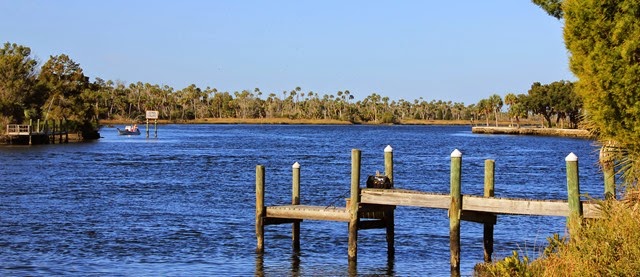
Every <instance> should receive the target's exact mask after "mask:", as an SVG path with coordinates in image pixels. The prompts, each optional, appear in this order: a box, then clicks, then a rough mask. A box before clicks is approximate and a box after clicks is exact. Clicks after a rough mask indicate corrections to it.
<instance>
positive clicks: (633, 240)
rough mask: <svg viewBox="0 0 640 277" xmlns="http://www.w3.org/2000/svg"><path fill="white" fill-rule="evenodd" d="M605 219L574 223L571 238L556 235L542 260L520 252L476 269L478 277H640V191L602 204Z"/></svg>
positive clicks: (549, 240) (548, 239) (571, 228)
mask: <svg viewBox="0 0 640 277" xmlns="http://www.w3.org/2000/svg"><path fill="white" fill-rule="evenodd" d="M602 212H603V215H604V217H603V218H601V219H592V220H584V221H582V222H579V221H571V223H569V224H571V225H572V226H568V227H569V229H570V230H571V231H572V233H571V237H560V236H559V235H557V234H556V235H554V236H553V237H550V238H547V241H548V242H549V245H548V246H547V247H546V248H545V250H544V253H541V256H540V258H538V259H536V260H534V261H531V262H529V259H528V257H523V258H521V257H520V256H519V255H518V252H516V251H514V252H513V255H512V256H510V257H506V258H505V259H503V260H500V261H498V262H496V263H492V264H479V265H477V266H476V271H475V275H476V276H639V275H640V190H639V189H637V188H634V189H630V190H628V191H627V193H626V195H625V197H624V198H623V199H622V200H619V201H618V200H606V201H603V202H602Z"/></svg>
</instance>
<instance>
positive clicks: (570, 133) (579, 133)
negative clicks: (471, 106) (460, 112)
mask: <svg viewBox="0 0 640 277" xmlns="http://www.w3.org/2000/svg"><path fill="white" fill-rule="evenodd" d="M471 132H472V133H474V134H504V135H534V136H558V137H572V138H593V136H592V135H591V134H590V133H589V131H587V130H584V129H559V128H529V127H527V128H524V127H523V128H515V127H490V126H475V127H472V128H471Z"/></svg>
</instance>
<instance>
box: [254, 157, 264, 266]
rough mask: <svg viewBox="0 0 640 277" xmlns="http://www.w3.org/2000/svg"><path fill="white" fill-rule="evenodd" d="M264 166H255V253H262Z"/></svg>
mask: <svg viewBox="0 0 640 277" xmlns="http://www.w3.org/2000/svg"><path fill="white" fill-rule="evenodd" d="M264 215H265V207H264V166H263V165H257V166H256V238H257V240H258V244H257V247H256V252H257V253H264Z"/></svg>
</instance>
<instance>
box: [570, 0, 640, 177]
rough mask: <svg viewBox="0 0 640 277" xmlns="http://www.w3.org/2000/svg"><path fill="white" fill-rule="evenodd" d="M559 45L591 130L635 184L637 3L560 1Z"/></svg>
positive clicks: (639, 167) (638, 165)
mask: <svg viewBox="0 0 640 277" xmlns="http://www.w3.org/2000/svg"><path fill="white" fill-rule="evenodd" d="M562 9H563V12H564V19H565V28H564V39H565V44H566V46H567V49H568V50H569V52H570V53H571V55H570V59H569V67H570V69H571V71H572V72H573V73H574V74H575V75H576V76H577V77H578V79H579V80H578V82H577V84H576V92H577V93H578V95H580V96H581V97H582V98H583V99H584V109H585V111H586V116H587V118H588V122H589V124H590V126H591V128H592V129H593V130H594V131H595V132H596V133H597V134H598V137H599V139H600V140H601V141H603V142H606V141H612V142H614V143H615V144H616V145H617V147H618V148H620V149H624V151H623V152H626V153H625V154H624V156H625V157H626V158H624V159H625V160H626V161H627V162H628V164H627V166H625V167H626V168H628V169H629V170H626V171H625V172H626V173H627V175H626V176H627V177H629V178H625V179H626V181H627V182H628V183H635V182H636V181H637V180H638V179H640V159H638V157H640V132H639V131H638V130H640V20H638V15H639V14H640V3H639V2H638V1H636V0H620V1H586V0H565V1H564V3H563V6H562Z"/></svg>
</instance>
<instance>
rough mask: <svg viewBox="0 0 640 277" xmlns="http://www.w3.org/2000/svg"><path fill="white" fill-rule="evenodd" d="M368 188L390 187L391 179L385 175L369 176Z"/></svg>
mask: <svg viewBox="0 0 640 277" xmlns="http://www.w3.org/2000/svg"><path fill="white" fill-rule="evenodd" d="M367 188H370V189H371V188H373V189H390V188H391V180H389V177H387V176H384V175H376V176H369V177H368V178H367Z"/></svg>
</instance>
